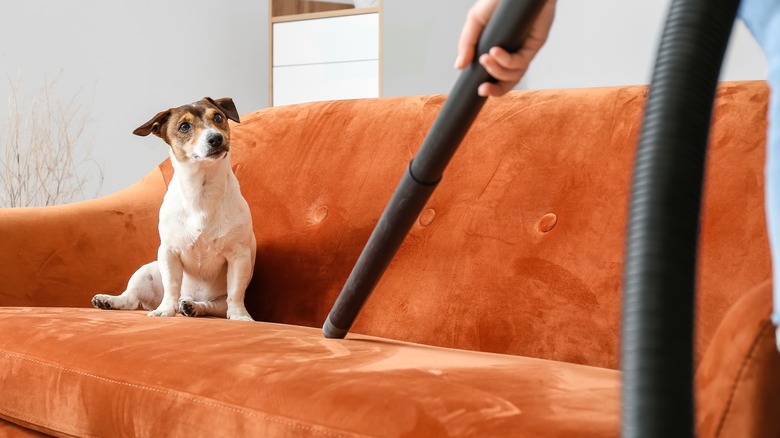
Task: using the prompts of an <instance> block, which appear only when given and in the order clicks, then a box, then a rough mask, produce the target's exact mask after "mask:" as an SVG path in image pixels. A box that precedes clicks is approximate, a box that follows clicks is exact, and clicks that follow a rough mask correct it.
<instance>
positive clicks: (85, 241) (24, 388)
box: [0, 82, 780, 437]
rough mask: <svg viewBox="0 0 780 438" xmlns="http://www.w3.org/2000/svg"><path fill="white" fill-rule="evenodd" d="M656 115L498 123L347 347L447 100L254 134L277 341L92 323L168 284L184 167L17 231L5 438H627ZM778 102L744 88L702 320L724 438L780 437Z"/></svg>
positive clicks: (362, 104)
mask: <svg viewBox="0 0 780 438" xmlns="http://www.w3.org/2000/svg"><path fill="white" fill-rule="evenodd" d="M646 93H647V89H646V87H643V86H633V87H614V88H598V89H584V90H546V91H525V92H513V93H511V94H510V95H508V96H506V97H504V98H499V99H491V100H490V101H489V102H488V103H487V105H486V106H485V108H484V109H483V111H482V113H481V114H480V116H479V117H478V119H477V121H476V122H475V125H474V126H473V127H472V129H471V131H470V132H469V134H468V135H467V137H466V139H465V140H464V143H463V144H462V145H461V148H460V150H459V151H458V154H456V156H455V158H454V159H453V161H452V162H451V164H450V167H449V168H448V170H447V171H446V172H445V175H444V180H443V181H442V182H441V184H440V185H439V187H438V188H437V190H436V191H435V193H434V194H433V196H432V198H431V199H430V201H429V203H428V204H427V206H426V208H425V210H424V211H423V212H422V214H421V215H420V217H419V220H418V221H417V223H416V224H415V225H414V227H413V229H412V230H411V233H410V234H409V236H408V237H407V239H406V241H405V242H404V244H403V246H402V247H401V249H400V251H399V252H398V255H397V257H396V258H395V260H394V261H393V262H392V264H391V265H390V267H389V268H388V270H387V272H386V274H385V275H384V277H383V279H382V280H381V282H380V283H379V285H378V287H377V288H376V290H375V291H374V294H373V295H372V297H371V299H370V300H369V301H368V303H367V305H366V307H365V308H364V309H363V312H362V313H361V315H360V317H359V318H358V320H357V322H356V324H355V326H354V327H353V330H352V332H351V333H350V335H349V336H348V337H347V339H346V340H332V339H325V338H323V337H322V335H321V331H320V328H319V327H321V325H322V323H323V321H324V320H325V317H326V315H327V313H328V311H329V309H330V306H331V305H332V304H333V302H334V300H335V298H336V296H337V295H338V293H339V291H340V289H341V287H342V285H343V284H344V281H345V280H346V278H347V276H348V274H349V272H350V270H351V268H352V266H353V264H354V262H355V261H356V259H357V257H358V255H359V253H360V251H361V249H362V247H363V244H364V243H365V242H366V240H367V239H368V236H369V234H370V233H371V230H372V228H373V226H374V224H375V223H376V221H377V219H378V218H379V215H380V214H381V212H382V209H383V208H384V206H385V204H386V202H387V200H388V199H389V198H390V196H391V194H392V192H393V190H394V188H395V185H396V183H397V181H398V180H399V179H400V177H401V175H402V174H403V172H404V171H405V169H406V166H407V164H408V163H409V160H410V159H411V158H412V156H413V154H414V152H415V150H416V148H417V147H418V145H419V144H420V142H421V140H422V138H423V136H424V135H425V133H426V132H427V130H428V128H429V127H430V125H431V123H432V121H433V119H434V117H435V116H436V114H437V112H438V110H439V108H440V107H441V105H442V103H443V101H444V96H421V97H402V98H385V99H365V100H354V101H339V102H324V103H311V104H303V105H296V106H288V107H279V108H271V109H266V110H262V111H258V112H255V113H252V114H247V115H244V116H243V117H242V120H243V122H242V123H241V124H240V125H235V126H234V128H233V151H234V152H233V167H234V169H235V172H236V174H237V176H238V179H239V180H240V183H241V187H242V191H243V193H244V196H245V197H246V198H247V200H248V201H249V204H250V206H251V208H252V214H253V220H254V225H255V233H256V235H257V241H258V252H257V263H256V267H255V273H254V278H253V280H252V283H251V285H250V287H249V290H248V293H247V306H248V308H249V310H250V312H251V313H252V315H253V316H254V318H255V319H256V320H257V321H258V322H240V321H227V320H222V319H207V318H185V317H181V316H178V317H175V318H149V317H147V316H146V315H145V312H142V311H126V312H121V311H100V310H96V309H93V308H91V305H90V298H91V297H92V295H93V294H95V293H98V292H106V293H116V292H119V291H121V290H123V288H124V286H125V283H126V281H127V280H128V278H129V276H130V274H132V273H133V272H134V270H135V269H137V268H138V267H139V266H140V265H141V264H143V263H146V262H148V261H150V260H152V259H154V257H155V254H156V247H157V245H158V244H159V238H158V235H157V228H156V227H157V214H158V209H159V206H160V203H161V202H162V197H163V194H164V192H165V190H166V185H167V183H168V182H169V181H170V178H171V174H172V169H171V166H170V163H168V162H165V163H162V164H161V165H160V166H159V168H157V169H154V170H153V171H152V172H151V173H149V174H148V175H147V176H146V177H145V178H143V179H142V180H141V181H139V182H138V183H136V184H135V185H133V186H132V187H130V188H128V189H126V190H123V191H120V192H118V193H116V194H113V195H110V196H107V197H104V198H101V199H97V200H94V201H88V202H83V203H78V204H72V205H65V206H60V207H49V208H31V209H5V210H0V241H2V251H0V306H1V307H0V418H1V419H2V420H0V434H2V435H4V436H28V435H29V436H36V435H38V433H39V432H40V433H45V434H51V435H55V436H80V437H92V436H96V437H120V436H138V437H159V436H188V437H194V436H204V437H215V436H226V437H227V436H230V437H234V436H252V437H256V436H326V437H337V436H389V437H394V436H421V437H422V436H424V437H433V436H544V437H547V436H551V437H552V436H555V437H575V436H588V437H590V436H593V437H601V436H616V435H618V433H619V421H620V418H619V416H620V414H619V413H620V400H619V398H620V391H619V388H620V372H619V365H620V364H619V342H620V339H619V332H620V330H619V329H620V308H621V276H622V269H623V247H624V243H625V227H626V219H627V217H626V216H627V205H628V193H629V186H630V177H631V169H632V166H633V157H634V151H635V145H636V140H637V136H638V130H639V126H640V120H641V115H642V111H643V106H644V102H645V97H646ZM767 96H768V90H767V87H766V85H765V83H763V82H742V83H726V84H722V85H721V86H720V88H719V91H718V96H717V101H716V104H715V111H714V119H713V131H712V136H711V147H710V151H709V157H708V171H707V180H706V190H705V192H706V193H705V197H704V201H703V202H704V205H703V217H702V226H701V235H700V238H701V245H700V248H701V250H700V262H699V281H698V296H697V303H698V308H697V314H696V354H695V357H696V396H697V401H698V406H697V432H698V434H699V436H702V437H713V436H724V437H725V436H734V437H746V436H778V435H779V434H780V421H777V415H776V413H777V412H780V355H778V353H777V351H776V350H775V347H774V339H773V329H772V326H771V323H770V322H769V319H768V318H769V312H770V307H771V297H770V277H771V272H770V264H769V250H768V244H767V238H766V231H765V222H764V209H763V161H764V141H765V131H766V119H765V114H766V106H767ZM128 135H129V133H128ZM160 147H165V146H164V145H163V144H162V143H160ZM669 342H674V340H669Z"/></svg>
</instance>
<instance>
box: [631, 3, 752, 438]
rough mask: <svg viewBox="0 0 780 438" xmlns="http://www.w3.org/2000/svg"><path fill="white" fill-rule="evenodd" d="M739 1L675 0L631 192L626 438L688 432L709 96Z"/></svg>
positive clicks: (691, 422)
mask: <svg viewBox="0 0 780 438" xmlns="http://www.w3.org/2000/svg"><path fill="white" fill-rule="evenodd" d="M738 6H739V0H673V1H672V4H671V8H670V10H669V15H668V18H667V21H666V25H665V28H664V32H663V37H662V39H661V45H660V48H659V51H658V55H657V59H656V65H655V70H654V72H653V78H652V83H651V86H650V94H649V96H648V100H647V107H646V111H645V118H644V122H643V125H642V133H641V135H640V140H639V148H638V151H637V157H636V163H635V168H634V180H633V187H632V193H631V207H630V219H629V225H628V240H627V245H626V265H625V279H624V292H623V293H624V298H623V328H622V347H621V362H622V370H623V386H622V398H623V400H622V417H623V422H622V434H623V436H624V437H664V438H667V437H670V436H693V434H694V420H693V418H694V408H693V406H694V403H693V383H692V382H693V320H694V319H693V315H694V303H695V300H694V285H695V268H696V249H697V234H698V224H699V209H700V204H701V192H702V179H703V175H704V161H705V152H706V146H707V138H708V134H709V126H710V119H711V113H712V102H713V99H714V95H715V89H716V86H717V80H718V75H719V73H720V66H721V64H722V62H723V56H724V53H725V49H726V45H727V43H728V39H729V36H730V34H731V29H732V26H733V23H734V19H735V16H736V13H737V9H738Z"/></svg>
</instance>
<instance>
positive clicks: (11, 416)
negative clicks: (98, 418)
mask: <svg viewBox="0 0 780 438" xmlns="http://www.w3.org/2000/svg"><path fill="white" fill-rule="evenodd" d="M0 418H2V419H3V420H5V421H7V422H9V423H13V424H16V425H17V426H20V427H24V428H26V429H28V430H33V431H35V432H40V433H42V434H44V435H46V436H54V435H52V434H55V433H56V434H58V435H59V436H61V437H64V436H68V437H77V435H73V434H70V433H67V432H61V431H58V430H55V429H52V428H50V427H47V426H43V425H40V424H38V423H37V422H35V421H34V419H33V418H30V417H28V416H26V415H24V414H22V413H19V414H17V413H15V412H14V411H9V410H6V409H3V408H0ZM19 421H21V422H22V423H24V424H20V423H19ZM82 437H85V438H99V437H96V436H95V435H87V434H85V435H82Z"/></svg>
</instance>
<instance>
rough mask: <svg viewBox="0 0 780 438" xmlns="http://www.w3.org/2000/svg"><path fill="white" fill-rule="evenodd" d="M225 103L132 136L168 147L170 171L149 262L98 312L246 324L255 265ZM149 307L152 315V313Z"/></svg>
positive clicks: (192, 109)
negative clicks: (215, 318)
mask: <svg viewBox="0 0 780 438" xmlns="http://www.w3.org/2000/svg"><path fill="white" fill-rule="evenodd" d="M228 119H230V120H233V121H235V122H239V117H238V112H237V111H236V106H235V105H234V104H233V100H232V99H230V98H224V99H216V100H214V99H211V98H208V97H206V98H204V99H203V100H200V101H198V102H195V103H192V104H190V105H184V106H181V107H179V108H172V109H169V110H167V111H163V112H161V113H159V114H157V115H156V116H154V118H152V120H149V121H148V122H146V123H144V124H143V125H141V126H140V127H139V128H138V129H136V130H135V131H133V133H134V134H136V135H141V136H147V135H149V134H150V133H151V134H155V135H157V136H158V137H160V138H162V139H163V140H165V142H166V143H168V145H170V147H171V149H170V154H171V162H172V163H173V168H174V173H173V177H172V178H171V181H170V184H169V186H168V192H167V193H166V194H165V198H164V199H163V203H162V206H161V207H160V224H159V232H160V248H159V250H158V252H157V261H155V262H151V263H149V264H146V265H144V266H142V267H141V268H140V269H138V271H136V272H135V274H133V275H132V276H131V277H130V281H129V282H128V284H127V290H125V291H124V292H122V294H121V295H118V296H112V295H104V294H99V295H95V296H94V298H92V304H93V305H94V306H95V307H97V308H99V309H117V310H135V309H137V308H138V306H139V305H141V306H142V307H143V308H144V309H147V310H151V312H149V316H175V315H176V313H181V314H182V315H185V316H201V315H205V316H218V317H222V318H225V317H227V318H228V319H239V320H247V321H251V320H252V317H251V316H250V315H249V313H248V312H247V310H246V307H245V306H244V294H245V293H246V288H247V285H248V284H249V280H250V279H251V278H252V270H253V269H254V265H255V251H256V249H257V248H256V246H257V245H256V241H255V235H254V232H253V228H252V216H251V215H250V213H249V205H248V204H247V202H246V200H245V199H244V198H243V196H241V191H240V189H239V187H238V180H237V179H236V176H235V175H234V174H233V171H232V169H231V168H230V127H229V126H228ZM152 309H154V310H152Z"/></svg>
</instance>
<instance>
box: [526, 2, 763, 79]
mask: <svg viewBox="0 0 780 438" xmlns="http://www.w3.org/2000/svg"><path fill="white" fill-rule="evenodd" d="M670 4H671V0H653V1H646V0H590V1H581V0H559V1H558V7H557V11H556V16H555V21H554V23H553V28H552V29H551V32H550V38H549V39H548V41H547V44H546V45H545V47H544V48H543V49H542V51H541V52H540V53H539V55H538V56H537V58H536V60H535V61H534V63H533V64H532V66H531V68H530V69H529V70H528V74H527V75H526V77H525V79H524V80H523V82H522V83H521V84H520V85H521V87H523V88H534V89H538V88H561V87H596V86H609V85H630V84H644V83H648V82H650V77H651V75H652V70H653V61H654V59H655V55H656V51H657V48H658V42H659V41H660V38H661V33H662V31H663V25H664V21H665V20H666V15H667V9H668V8H669V5H670ZM765 76H766V61H765V60H764V56H763V54H762V52H761V49H760V48H759V47H758V44H756V42H755V41H754V40H753V38H752V36H750V34H749V32H748V31H747V29H746V28H745V26H744V24H742V22H741V21H738V22H737V23H736V26H735V28H734V32H733V34H732V39H731V41H730V45H729V49H728V52H727V54H726V59H725V61H724V66H723V69H722V71H721V80H743V79H763V78H764V77H765Z"/></svg>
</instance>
